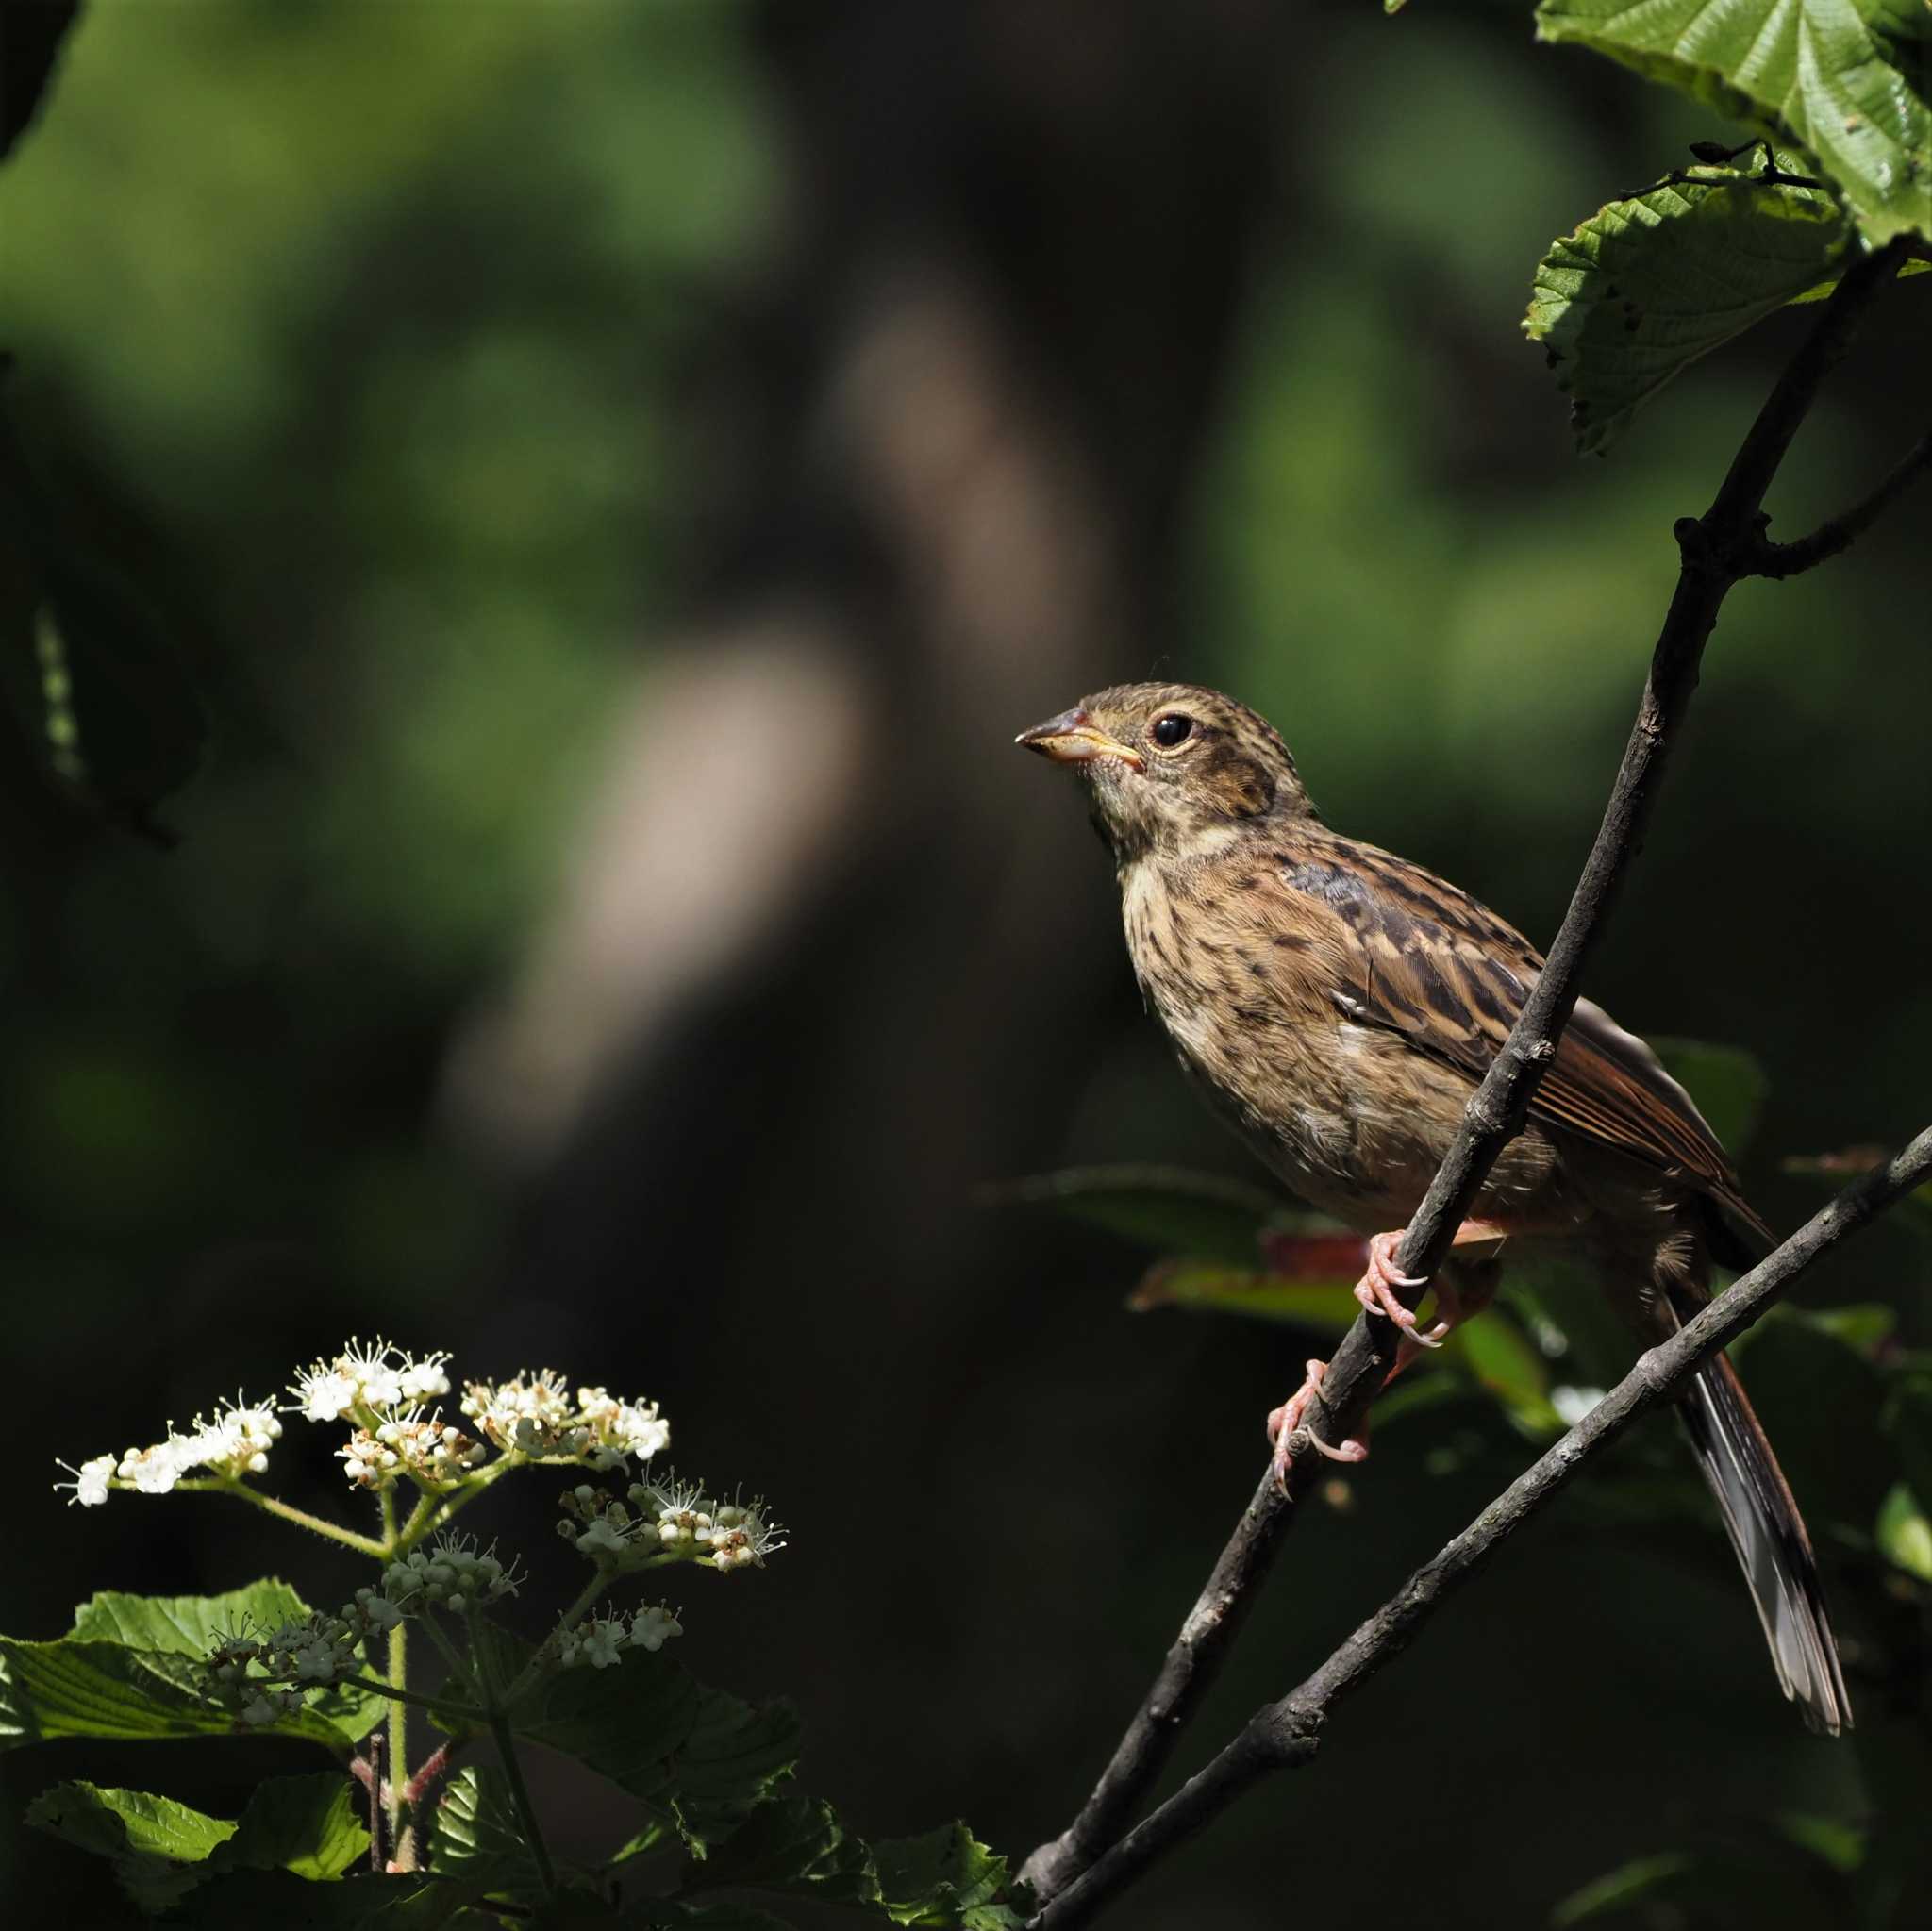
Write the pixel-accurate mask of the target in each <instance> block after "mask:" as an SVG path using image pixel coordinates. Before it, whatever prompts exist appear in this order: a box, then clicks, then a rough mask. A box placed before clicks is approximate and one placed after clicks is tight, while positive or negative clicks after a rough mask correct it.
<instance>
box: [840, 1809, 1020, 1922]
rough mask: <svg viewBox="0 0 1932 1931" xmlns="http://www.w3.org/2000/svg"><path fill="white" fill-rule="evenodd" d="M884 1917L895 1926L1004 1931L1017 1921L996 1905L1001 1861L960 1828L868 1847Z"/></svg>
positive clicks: (1003, 1883)
mask: <svg viewBox="0 0 1932 1931" xmlns="http://www.w3.org/2000/svg"><path fill="white" fill-rule="evenodd" d="M873 1856H874V1860H875V1861H876V1863H877V1866H878V1873H879V1889H880V1893H881V1901H882V1903H883V1904H884V1906H885V1909H886V1915H887V1916H888V1917H890V1918H891V1920H892V1922H893V1923H895V1924H928V1925H957V1926H958V1927H959V1931H1009V1927H1015V1926H1017V1925H1018V1924H1019V1923H1021V1922H1022V1921H1021V1918H1020V1915H1019V1913H1018V1912H1016V1911H1015V1910H1013V1909H1012V1907H1011V1906H1008V1905H1006V1904H1003V1903H1001V1902H999V1899H1000V1894H1001V1892H1002V1891H1004V1890H1005V1889H1006V1888H1007V1881H1008V1880H1007V1860H1006V1859H1005V1858H1004V1857H1002V1856H996V1855H995V1854H994V1853H993V1852H991V1851H990V1850H988V1849H987V1847H986V1846H985V1845H984V1844H982V1843H978V1842H976V1841H975V1840H974V1836H973V1833H972V1832H971V1831H969V1830H968V1829H967V1828H966V1826H965V1825H964V1824H963V1823H948V1824H943V1825H941V1827H940V1828H939V1829H938V1830H932V1831H927V1832H926V1833H925V1834H924V1836H923V1837H912V1838H892V1839H886V1840H885V1841H883V1842H881V1843H877V1844H874V1846H873Z"/></svg>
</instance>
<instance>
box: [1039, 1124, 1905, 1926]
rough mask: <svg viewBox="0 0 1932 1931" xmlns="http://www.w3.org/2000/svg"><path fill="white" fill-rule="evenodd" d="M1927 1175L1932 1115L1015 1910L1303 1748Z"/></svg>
mask: <svg viewBox="0 0 1932 1931" xmlns="http://www.w3.org/2000/svg"><path fill="white" fill-rule="evenodd" d="M1928 1174H1932V1126H1928V1127H1927V1128H1926V1129H1925V1131H1924V1132H1923V1133H1921V1134H1920V1135H1919V1137H1918V1138H1917V1139H1916V1140H1913V1141H1912V1143H1911V1144H1910V1145H1909V1146H1908V1147H1907V1148H1906V1150H1905V1151H1904V1152H1903V1153H1902V1154H1900V1155H1898V1157H1896V1158H1894V1159H1892V1160H1891V1161H1890V1162H1889V1163H1888V1164H1886V1165H1885V1166H1883V1167H1880V1168H1877V1169H1875V1170H1874V1171H1873V1172H1872V1173H1869V1174H1862V1175H1861V1176H1860V1177H1859V1178H1858V1179H1857V1180H1855V1181H1854V1182H1853V1183H1852V1184H1851V1185H1850V1186H1849V1187H1847V1188H1846V1189H1845V1190H1844V1191H1843V1192H1841V1193H1840V1194H1839V1195H1838V1196H1837V1198H1836V1199H1834V1200H1833V1201H1832V1202H1831V1203H1830V1204H1829V1205H1828V1206H1827V1207H1824V1209H1823V1210H1822V1211H1821V1212H1819V1213H1817V1214H1815V1215H1813V1216H1812V1218H1811V1219H1810V1220H1809V1221H1807V1223H1806V1224H1805V1225H1804V1226H1803V1227H1801V1228H1800V1229H1799V1230H1798V1232H1797V1233H1795V1234H1793V1235H1792V1236H1791V1238H1790V1240H1787V1241H1786V1242H1785V1243H1784V1244H1783V1245H1782V1246H1781V1247H1779V1248H1777V1249H1776V1250H1775V1251H1774V1253H1772V1254H1771V1255H1769V1256H1768V1257H1766V1258H1765V1259H1763V1260H1761V1261H1759V1262H1758V1264H1757V1266H1756V1267H1754V1268H1753V1269H1752V1270H1751V1272H1750V1273H1747V1274H1745V1275H1743V1276H1742V1277H1741V1278H1740V1280H1739V1281H1738V1282H1737V1283H1736V1284H1735V1285H1734V1286H1733V1287H1732V1288H1731V1289H1730V1290H1729V1291H1728V1292H1726V1293H1724V1294H1723V1295H1721V1296H1719V1298H1718V1299H1717V1300H1715V1301H1713V1302H1712V1303H1711V1305H1710V1306H1709V1307H1707V1308H1705V1309H1704V1311H1703V1312H1702V1313H1701V1314H1699V1315H1698V1316H1697V1318H1696V1319H1695V1320H1694V1321H1692V1322H1691V1323H1689V1324H1688V1325H1687V1326H1685V1327H1684V1328H1682V1329H1681V1330H1680V1331H1679V1332H1678V1333H1677V1334H1675V1335H1674V1336H1673V1337H1672V1338H1671V1339H1670V1340H1668V1341H1665V1342H1663V1343H1662V1344H1661V1345H1659V1346H1657V1347H1655V1348H1652V1349H1651V1350H1650V1351H1649V1352H1648V1353H1647V1354H1645V1355H1642V1356H1641V1357H1639V1359H1638V1362H1637V1365H1636V1366H1635V1367H1634V1368H1632V1369H1631V1371H1630V1373H1628V1374H1626V1375H1625V1376H1624V1379H1623V1380H1622V1381H1620V1382H1619V1383H1618V1384H1617V1386H1616V1387H1615V1388H1613V1389H1612V1390H1610V1392H1609V1393H1608V1394H1607V1395H1606V1396H1605V1397H1604V1398H1603V1400H1602V1401H1600V1402H1599V1403H1598V1404H1597V1405H1596V1407H1593V1408H1592V1409H1591V1411H1590V1413H1589V1414H1588V1415H1586V1416H1585V1417H1584V1418H1583V1420H1582V1421H1581V1422H1579V1423H1577V1424H1576V1426H1575V1427H1574V1428H1573V1429H1571V1431H1570V1432H1569V1434H1567V1435H1566V1436H1564V1437H1563V1439H1562V1440H1560V1441H1558V1442H1557V1444H1556V1445H1555V1446H1554V1447H1553V1448H1551V1449H1550V1450H1549V1451H1548V1452H1547V1453H1546V1454H1545V1455H1543V1456H1542V1457H1541V1459H1539V1460H1538V1461H1536V1462H1535V1463H1533V1464H1532V1465H1531V1466H1530V1468H1529V1469H1527V1470H1526V1471H1525V1472H1524V1473H1523V1474H1521V1475H1519V1476H1518V1477H1517V1479H1516V1480H1515V1481H1514V1482H1512V1483H1511V1484H1510V1485H1509V1487H1508V1488H1507V1490H1504V1492H1503V1493H1502V1494H1501V1495H1500V1496H1498V1497H1497V1499H1496V1500H1495V1501H1494V1502H1492V1503H1491V1504H1490V1505H1489V1507H1487V1508H1485V1509H1484V1510H1483V1512H1482V1513H1481V1514H1480V1515H1479V1516H1477V1517H1476V1519H1475V1520H1474V1522H1473V1523H1470V1525H1469V1526H1468V1527H1467V1528H1466V1529H1464V1530H1463V1531H1462V1533H1461V1534H1460V1535H1459V1536H1457V1537H1456V1538H1455V1539H1454V1540H1452V1541H1450V1542H1449V1543H1448V1544H1447V1545H1446V1546H1445V1547H1444V1548H1443V1549H1442V1550H1441V1552H1440V1553H1439V1554H1438V1555H1437V1556H1435V1557H1434V1558H1433V1559H1432V1560H1430V1561H1429V1562H1427V1563H1425V1564H1424V1566H1423V1567H1422V1568H1421V1569H1419V1570H1417V1571H1416V1573H1414V1574H1413V1575H1412V1576H1410V1577H1409V1579H1408V1580H1407V1582H1406V1583H1405V1584H1404V1585H1403V1586H1402V1588H1401V1590H1398V1591H1397V1592H1396V1594H1395V1595H1393V1596H1392V1597H1391V1599H1390V1600H1389V1601H1388V1602H1387V1603H1385V1604H1384V1605H1383V1606H1382V1607H1381V1608H1379V1609H1378V1610H1376V1612H1375V1613H1374V1615H1373V1616H1371V1617H1370V1618H1369V1620H1368V1621H1367V1622H1366V1623H1363V1624H1362V1625H1361V1626H1360V1627H1359V1628H1358V1629H1357V1630H1356V1632H1355V1633H1354V1635H1352V1636H1351V1637H1350V1638H1349V1639H1348V1640H1347V1641H1346V1642H1344V1643H1343V1644H1342V1645H1341V1648H1340V1649H1338V1650H1337V1651H1336V1652H1335V1654H1334V1655H1333V1656H1330V1657H1329V1658H1328V1660H1327V1661H1326V1662H1325V1663H1324V1664H1323V1665H1322V1667H1321V1668H1320V1669H1319V1670H1317V1671H1316V1672H1315V1673H1314V1674H1313V1675H1312V1676H1310V1677H1308V1679H1307V1681H1306V1682H1305V1683H1303V1684H1302V1685H1301V1686H1300V1687H1299V1688H1298V1689H1296V1690H1291V1691H1290V1693H1289V1694H1288V1695H1286V1696H1284V1697H1283V1698H1282V1699H1281V1700H1280V1701H1279V1702H1278V1703H1271V1704H1266V1705H1264V1706H1262V1707H1261V1708H1260V1709H1259V1710H1257V1712H1256V1713H1255V1715H1254V1716H1253V1717H1252V1718H1251V1719H1250V1720H1249V1722H1248V1723H1247V1725H1246V1726H1245V1727H1244V1728H1243V1729H1242V1730H1241V1733H1240V1734H1239V1735H1238V1736H1237V1737H1236V1738H1235V1740H1233V1741H1232V1742H1231V1743H1229V1744H1228V1745H1227V1747H1226V1748H1225V1749H1224V1750H1223V1751H1222V1752H1221V1754H1220V1755H1219V1756H1216V1757H1215V1758H1214V1760H1213V1761H1212V1762H1211V1763H1209V1764H1208V1767H1207V1769H1205V1770H1204V1771H1202V1772H1201V1773H1200V1774H1199V1775H1198V1776H1194V1777H1191V1778H1190V1779H1189V1780H1188V1782H1187V1783H1185V1784H1184V1785H1182V1787H1181V1788H1180V1790H1177V1791H1176V1792H1175V1793H1174V1796H1172V1797H1171V1798H1169V1800H1168V1801H1167V1802H1166V1803H1165V1804H1163V1805H1161V1806H1160V1807H1159V1808H1158V1810H1156V1811H1155V1812H1154V1813H1153V1814H1152V1815H1151V1816H1150V1817H1149V1818H1148V1819H1147V1820H1146V1822H1145V1823H1141V1824H1139V1825H1137V1826H1136V1827H1135V1828H1134V1829H1133V1830H1131V1831H1129V1832H1128V1833H1127V1835H1126V1836H1125V1837H1124V1839H1122V1840H1121V1841H1120V1842H1119V1843H1118V1844H1116V1845H1115V1846H1114V1847H1113V1848H1112V1849H1111V1850H1109V1851H1108V1852H1107V1853H1106V1854H1105V1855H1104V1856H1101V1857H1100V1858H1099V1859H1098V1860H1097V1861H1096V1862H1095V1863H1093V1864H1092V1865H1091V1868H1090V1869H1089V1870H1088V1871H1087V1872H1086V1873H1085V1874H1084V1875H1082V1876H1081V1877H1079V1878H1078V1879H1076V1880H1075V1881H1074V1883H1073V1884H1071V1885H1069V1886H1068V1887H1067V1889H1064V1890H1063V1891H1061V1892H1060V1893H1059V1894H1058V1896H1057V1897H1056V1898H1054V1899H1053V1900H1052V1901H1051V1902H1050V1903H1048V1904H1047V1905H1046V1906H1045V1907H1044V1908H1043V1909H1042V1910H1041V1911H1040V1912H1039V1913H1038V1915H1037V1916H1035V1917H1034V1918H1033V1919H1032V1920H1031V1921H1030V1923H1029V1926H1028V1931H1071V1927H1072V1926H1074V1925H1077V1924H1084V1923H1087V1922H1088V1920H1089V1919H1091V1917H1092V1916H1093V1914H1094V1913H1095V1912H1096V1911H1097V1910H1098V1909H1099V1908H1100V1907H1101V1906H1103V1905H1104V1904H1106V1903H1107V1902H1108V1899H1109V1898H1111V1897H1113V1896H1114V1895H1115V1894H1116V1893H1117V1892H1118V1891H1119V1890H1120V1889H1122V1888H1123V1887H1124V1886H1125V1885H1127V1884H1129V1883H1131V1882H1132V1881H1133V1880H1134V1879H1135V1878H1136V1877H1138V1876H1139V1875H1140V1874H1141V1873H1142V1872H1143V1871H1145V1870H1146V1869H1147V1868H1148V1867H1149V1866H1150V1865H1151V1864H1153V1863H1155V1862H1156V1861H1157V1860H1158V1859H1159V1858H1160V1857H1163V1856H1166V1855H1167V1853H1168V1852H1170V1851H1171V1850H1173V1849H1174V1847H1175V1846H1176V1845H1177V1844H1179V1843H1180V1842H1181V1841H1182V1840H1183V1839H1186V1838H1188V1837H1190V1836H1191V1835H1192V1834H1193V1833H1194V1832H1195V1831H1197V1830H1199V1829H1200V1828H1201V1826H1202V1825H1203V1824H1205V1823H1208V1821H1209V1820H1210V1819H1212V1818H1214V1817H1215V1816H1217V1815H1218V1814H1219V1813H1220V1812H1221V1811H1222V1810H1224V1808H1225V1807H1226V1806H1228V1805H1229V1804H1230V1803H1232V1802H1233V1801H1234V1799H1235V1798H1236V1797H1237V1796H1239V1795H1240V1794H1241V1791H1242V1790H1246V1789H1247V1788H1248V1787H1249V1786H1250V1785H1252V1784H1254V1783H1256V1782H1257V1781H1258V1780H1259V1779H1260V1778H1262V1777H1264V1776H1266V1775H1268V1774H1269V1773H1271V1772H1274V1771H1277V1770H1291V1769H1297V1768H1299V1767H1300V1766H1301V1765H1303V1764H1305V1763H1307V1761H1309V1759H1310V1758H1311V1757H1313V1756H1314V1755H1315V1750H1316V1747H1317V1744H1318V1741H1319V1740H1320V1734H1321V1730H1322V1726H1323V1724H1324V1723H1326V1721H1327V1720H1328V1717H1329V1715H1330V1713H1331V1712H1332V1711H1333V1710H1334V1708H1335V1706H1337V1705H1338V1704H1340V1703H1341V1702H1342V1701H1343V1699H1344V1698H1346V1697H1348V1696H1349V1695H1351V1694H1352V1693H1353V1692H1354V1691H1355V1690H1358V1689H1360V1687H1361V1686H1362V1685H1363V1684H1364V1683H1366V1682H1367V1681H1368V1680H1369V1678H1370V1677H1371V1676H1373V1675H1374V1673H1376V1672H1377V1671H1378V1670H1380V1669H1381V1667H1382V1666H1383V1664H1385V1663H1387V1662H1389V1661H1390V1660H1391V1658H1393V1657H1394V1656H1399V1655H1400V1654H1401V1653H1402V1651H1403V1650H1404V1649H1406V1648H1407V1645H1408V1644H1409V1642H1410V1641H1411V1640H1413V1639H1414V1637H1415V1634H1416V1632H1417V1631H1418V1630H1419V1629H1420V1628H1421V1627H1422V1625H1423V1623H1424V1622H1425V1621H1426V1620H1427V1619H1428V1618H1429V1617H1430V1616H1431V1615H1432V1614H1433V1613H1434V1612H1435V1610H1436V1609H1437V1608H1438V1607H1439V1606H1441V1604H1442V1603H1443V1602H1444V1601H1445V1600H1446V1599H1447V1598H1448V1596H1449V1595H1450V1594H1451V1593H1452V1592H1453V1591H1454V1590H1457V1589H1458V1588H1460V1587H1461V1585H1462V1584H1463V1583H1465V1582H1467V1581H1468V1580H1469V1579H1470V1578H1471V1577H1472V1576H1473V1575H1474V1574H1475V1573H1476V1572H1477V1571H1478V1570H1479V1569H1481V1568H1482V1566H1483V1564H1484V1563H1486V1562H1487V1561H1488V1560H1489V1559H1490V1557H1491V1556H1493V1555H1494V1554H1495V1553H1496V1551H1497V1550H1498V1549H1500V1548H1501V1547H1502V1545H1503V1543H1504V1542H1505V1540H1507V1538H1508V1537H1509V1536H1510V1535H1512V1534H1513V1533H1514V1532H1515V1531H1516V1530H1517V1529H1519V1528H1520V1527H1522V1525H1523V1524H1524V1522H1526V1521H1527V1520H1528V1519H1529V1517H1530V1516H1531V1515H1533V1514H1534V1513H1535V1512H1536V1511H1537V1510H1538V1509H1539V1508H1541V1507H1544V1506H1545V1505H1546V1504H1547V1503H1548V1502H1550V1501H1551V1500H1552V1498H1554V1497H1555V1496H1556V1495H1557V1492H1558V1491H1559V1490H1562V1489H1563V1488H1564V1487H1565V1486H1566V1485H1567V1484H1568V1483H1570V1482H1571V1481H1572V1480H1573V1479H1574V1477H1575V1476H1576V1475H1577V1474H1579V1473H1581V1472H1582V1470H1583V1469H1584V1467H1585V1466H1586V1465H1587V1464H1588V1463H1589V1462H1591V1460H1593V1459H1594V1458H1595V1457H1597V1456H1598V1455H1600V1454H1601V1453H1602V1452H1603V1451H1604V1450H1605V1449H1606V1448H1607V1447H1608V1446H1609V1445H1610V1443H1611V1442H1612V1441H1614V1440H1616V1439H1617V1437H1618V1436H1619V1435H1621V1434H1622V1433H1623V1432H1624V1429H1626V1428H1627V1427H1629V1426H1630V1424H1631V1423H1633V1422H1635V1421H1636V1420H1637V1419H1638V1418H1639V1416H1641V1415H1643V1414H1646V1413H1648V1412H1649V1410H1650V1409H1652V1408H1654V1407H1658V1406H1659V1405H1661V1404H1664V1403H1668V1402H1670V1401H1672V1400H1674V1398H1675V1396H1676V1395H1677V1393H1678V1391H1679V1390H1682V1389H1683V1388H1684V1387H1686V1386H1687V1385H1688V1384H1689V1382H1690V1380H1691V1376H1692V1375H1693V1374H1694V1373H1696V1372H1697V1370H1698V1368H1699V1366H1700V1365H1701V1364H1702V1363H1703V1362H1705V1361H1707V1360H1708V1359H1709V1357H1711V1356H1712V1355H1714V1354H1716V1353H1717V1352H1718V1350H1719V1349H1720V1348H1722V1347H1724V1345H1725V1344H1726V1343H1727V1342H1729V1341H1732V1340H1736V1339H1737V1337H1738V1336H1739V1335H1740V1334H1742V1333H1743V1331H1744V1330H1745V1329H1746V1328H1747V1327H1749V1326H1750V1325H1751V1324H1752V1323H1753V1322H1755V1321H1756V1320H1757V1318H1758V1317H1759V1316H1760V1315H1762V1314H1763V1313H1765V1312H1766V1310H1767V1309H1768V1308H1769V1307H1771V1305H1772V1303H1773V1302H1774V1301H1775V1300H1776V1299H1777V1298H1778V1296H1779V1295H1780V1294H1782V1293H1783V1292H1784V1290H1786V1289H1787V1288H1788V1287H1790V1284H1791V1283H1792V1282H1793V1281H1794V1280H1796V1279H1797V1278H1798V1276H1799V1275H1800V1274H1802V1273H1805V1271H1806V1270H1807V1268H1809V1267H1811V1266H1812V1265H1814V1264H1815V1263H1816V1262H1817V1261H1818V1260H1820V1259H1822V1258H1823V1257H1824V1256H1825V1255H1826V1254H1828V1253H1830V1252H1831V1250H1832V1249H1833V1248H1834V1247H1836V1246H1837V1245H1838V1244H1839V1242H1840V1241H1841V1240H1845V1239H1846V1238H1847V1237H1849V1236H1850V1235H1852V1234H1855V1233H1857V1230H1858V1229H1859V1228H1860V1227H1862V1226H1864V1225H1866V1224H1868V1223H1869V1222H1871V1221H1873V1220H1874V1219H1875V1218H1876V1217H1877V1216H1878V1215H1879V1214H1881V1213H1883V1212H1884V1211H1885V1209H1886V1208H1887V1207H1890V1206H1891V1205H1892V1203H1893V1202H1894V1201H1897V1200H1898V1199H1900V1198H1901V1197H1902V1196H1903V1195H1905V1194H1907V1193H1908V1192H1910V1191H1911V1190H1912V1189H1913V1188H1914V1187H1917V1186H1918V1185H1919V1184H1920V1183H1921V1182H1922V1181H1924V1179H1925V1177H1926V1176H1927V1175H1928Z"/></svg>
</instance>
